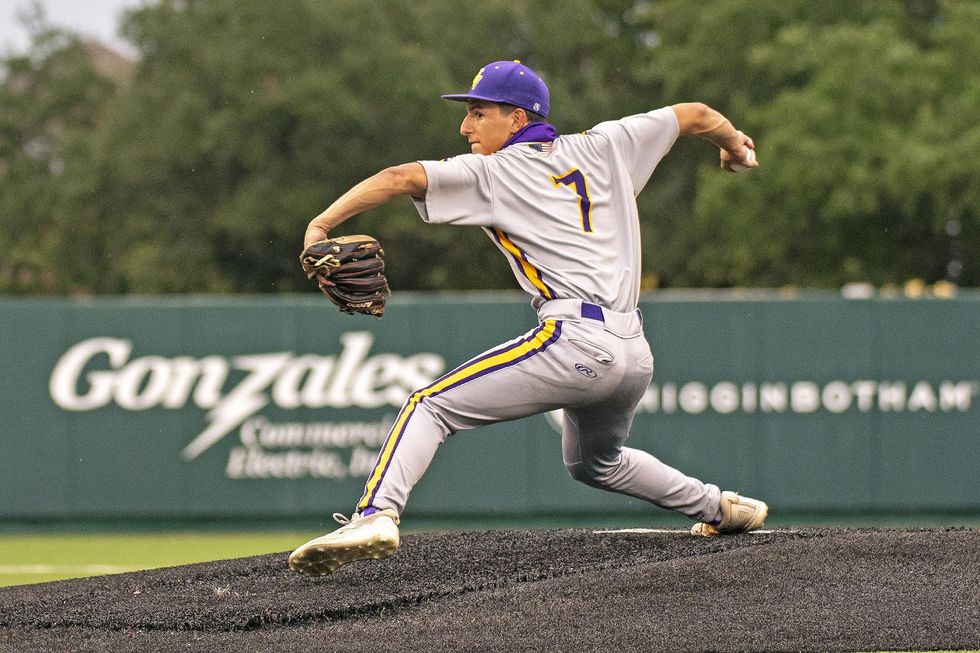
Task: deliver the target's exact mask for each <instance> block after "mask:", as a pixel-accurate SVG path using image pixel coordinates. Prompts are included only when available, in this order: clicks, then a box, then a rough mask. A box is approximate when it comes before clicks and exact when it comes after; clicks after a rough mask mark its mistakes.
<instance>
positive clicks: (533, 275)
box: [493, 229, 555, 299]
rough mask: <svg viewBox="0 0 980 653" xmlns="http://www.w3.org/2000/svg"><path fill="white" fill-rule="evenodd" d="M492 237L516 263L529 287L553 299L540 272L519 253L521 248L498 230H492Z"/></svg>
mask: <svg viewBox="0 0 980 653" xmlns="http://www.w3.org/2000/svg"><path fill="white" fill-rule="evenodd" d="M493 236H494V238H496V239H497V242H498V243H500V246H501V247H503V248H504V249H505V250H506V251H507V252H508V253H509V254H510V255H511V256H512V257H513V258H514V260H515V261H517V264H518V266H519V267H520V269H521V271H522V272H523V273H524V276H525V277H527V279H528V281H530V282H531V285H533V286H534V287H535V288H537V290H538V292H539V293H541V296H542V297H544V298H545V299H554V298H555V291H554V290H552V289H551V288H549V287H548V284H546V283H545V282H544V279H543V278H542V277H541V271H540V270H538V269H537V268H536V267H534V266H533V265H531V263H530V262H529V261H528V260H527V255H525V254H524V252H523V251H521V248H520V247H518V246H517V245H515V244H514V241H512V240H511V239H510V237H509V236H508V235H507V234H506V233H504V232H503V231H501V230H500V229H494V230H493Z"/></svg>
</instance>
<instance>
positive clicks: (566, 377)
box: [357, 299, 721, 521]
mask: <svg viewBox="0 0 980 653" xmlns="http://www.w3.org/2000/svg"><path fill="white" fill-rule="evenodd" d="M538 317H539V319H540V320H541V322H540V324H539V325H538V326H537V327H536V328H534V329H532V330H531V331H529V332H528V333H527V334H525V335H524V336H522V337H520V338H516V339H514V340H511V341H509V342H506V343H504V344H503V345H501V346H499V347H496V348H494V349H491V350H489V351H487V352H484V353H483V354H481V355H479V356H477V357H476V358H473V359H471V360H470V361H468V362H466V363H465V364H463V365H461V366H460V367H458V368H456V369H455V370H453V371H451V372H449V373H448V374H446V375H444V376H442V377H441V378H439V379H437V380H436V381H435V382H433V383H432V384H430V385H428V386H426V387H425V388H422V389H420V390H417V391H416V392H414V393H413V394H412V395H411V396H410V397H409V398H408V399H407V400H406V401H405V403H404V405H403V406H402V409H401V411H400V412H399V414H398V417H397V418H396V419H395V424H394V425H393V426H392V429H391V432H390V433H389V434H388V437H387V439H386V440H385V443H384V445H383V446H382V448H381V451H380V453H379V454H378V460H377V462H376V464H375V468H374V470H373V471H372V473H371V475H370V476H369V477H368V480H367V482H366V484H365V490H364V495H363V496H362V497H361V500H360V501H359V502H358V506H357V508H358V510H359V511H364V510H366V509H369V508H374V509H377V510H383V509H385V508H391V509H393V510H394V511H395V512H397V513H398V514H399V515H400V514H402V511H403V510H404V508H405V504H406V502H407V501H408V495H409V493H410V492H411V490H412V488H413V487H414V486H415V484H416V483H417V482H418V481H419V479H420V478H421V477H422V475H423V474H424V473H425V470H426V469H428V467H429V464H430V463H431V462H432V458H433V457H434V456H435V453H436V450H437V449H438V448H439V445H440V444H442V443H443V441H445V439H446V438H447V437H448V436H449V435H451V434H453V433H456V432H457V431H462V430H467V429H472V428H476V427H478V426H483V425H485V424H493V423H496V422H502V421H507V420H514V419H519V418H522V417H527V416H529V415H535V414H538V413H542V412H546V411H552V410H555V409H559V408H561V409H563V410H564V420H563V422H564V424H563V429H562V457H563V459H564V462H565V467H566V469H567V470H568V473H569V474H570V475H571V476H572V478H574V479H576V480H578V481H581V482H583V483H586V484H588V485H591V486H594V487H598V488H602V489H604V490H610V491H613V492H620V493H622V494H627V495H630V496H634V497H637V498H640V499H644V500H646V501H649V502H650V503H653V504H655V505H657V506H660V507H662V508H668V509H671V510H676V511H678V512H681V513H683V514H684V515H687V516H688V517H691V518H692V519H695V520H697V521H710V520H712V519H713V518H714V517H715V516H716V515H717V513H718V503H719V499H720V494H721V493H720V491H719V489H718V487H717V486H715V485H710V484H706V483H702V482H701V481H699V480H697V479H695V478H692V477H690V476H686V475H684V474H682V473H681V472H679V471H678V470H676V469H674V468H672V467H670V466H668V465H665V464H664V463H662V462H661V461H659V460H658V459H657V458H655V457H653V456H652V455H650V454H648V453H646V452H645V451H640V450H638V449H632V448H630V447H626V446H624V443H625V442H626V439H627V437H629V431H630V426H631V425H632V422H633V414H634V412H635V410H636V406H637V404H638V403H639V401H640V399H641V398H642V396H643V394H644V392H645V391H646V389H647V387H648V386H649V384H650V380H651V378H652V376H653V354H652V353H651V351H650V346H649V344H648V343H647V341H646V338H644V337H643V328H642V318H641V316H640V313H639V311H632V312H629V313H617V312H613V311H609V310H607V309H604V308H600V307H598V306H595V305H593V304H588V303H583V302H581V301H579V300H564V299H559V300H551V301H548V302H545V303H544V304H542V306H541V307H540V308H539V309H538Z"/></svg>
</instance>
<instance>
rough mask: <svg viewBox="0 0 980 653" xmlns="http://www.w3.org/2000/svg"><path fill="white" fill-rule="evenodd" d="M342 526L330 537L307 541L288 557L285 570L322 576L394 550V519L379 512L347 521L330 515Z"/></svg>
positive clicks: (378, 557) (328, 534)
mask: <svg viewBox="0 0 980 653" xmlns="http://www.w3.org/2000/svg"><path fill="white" fill-rule="evenodd" d="M333 518H334V519H335V520H336V521H337V522H339V523H341V524H343V526H341V527H340V528H338V529H337V530H335V531H334V532H332V533H327V534H326V535H322V536H320V537H318V538H316V539H313V540H310V541H309V542H307V543H306V544H304V545H303V546H301V547H299V548H298V549H296V550H295V551H293V552H292V553H291V554H289V568H290V569H292V570H293V571H295V572H296V573H298V574H303V575H304V576H326V575H327V574H330V573H333V572H334V571H336V570H337V569H338V568H340V567H342V566H343V565H346V564H347V563H348V562H354V561H355V560H379V559H381V558H387V557H388V556H390V555H392V554H393V553H394V552H395V551H397V550H398V542H399V538H398V521H399V520H398V515H397V514H395V511H394V510H391V509H388V510H379V511H378V512H375V513H372V514H370V515H368V516H366V517H364V516H362V515H360V514H359V513H354V515H353V516H352V517H351V518H350V519H348V518H347V517H346V516H345V515H342V514H340V513H334V516H333Z"/></svg>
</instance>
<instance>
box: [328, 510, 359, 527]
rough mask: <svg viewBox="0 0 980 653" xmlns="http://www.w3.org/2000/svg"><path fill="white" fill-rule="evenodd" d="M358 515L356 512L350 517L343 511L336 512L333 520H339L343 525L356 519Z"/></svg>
mask: <svg viewBox="0 0 980 653" xmlns="http://www.w3.org/2000/svg"><path fill="white" fill-rule="evenodd" d="M356 516H357V513H354V514H353V515H352V516H350V517H348V516H347V515H345V514H344V513H342V512H335V513H334V514H333V520H334V521H335V522H337V523H338V524H342V525H344V526H346V525H347V524H349V523H351V522H352V521H354V517H356Z"/></svg>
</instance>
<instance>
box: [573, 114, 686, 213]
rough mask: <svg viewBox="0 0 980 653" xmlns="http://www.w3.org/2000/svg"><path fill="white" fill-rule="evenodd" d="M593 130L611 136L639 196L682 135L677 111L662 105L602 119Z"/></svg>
mask: <svg viewBox="0 0 980 653" xmlns="http://www.w3.org/2000/svg"><path fill="white" fill-rule="evenodd" d="M591 131H593V132H598V133H601V134H605V135H606V136H608V137H609V139H610V140H611V141H612V143H613V147H615V148H616V149H617V150H618V151H619V153H620V156H621V158H622V160H623V161H624V163H625V164H626V168H627V170H628V171H629V175H630V178H631V179H632V180H633V194H634V195H639V194H640V191H641V190H643V187H644V186H646V184H647V182H648V181H649V180H650V175H652V174H653V171H654V169H655V168H656V167H657V164H658V163H660V160H661V159H662V158H664V157H665V156H666V155H667V152H669V151H670V148H671V147H672V146H673V145H674V141H676V140H677V137H678V136H679V135H680V125H679V124H678V123H677V116H676V115H675V114H674V110H673V109H671V108H670V107H663V108H662V109H657V110H655V111H650V112H649V113H640V114H637V115H635V116H627V117H625V118H621V119H620V120H611V121H609V122H603V123H600V124H598V125H596V126H595V127H593V128H592V130H591Z"/></svg>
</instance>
